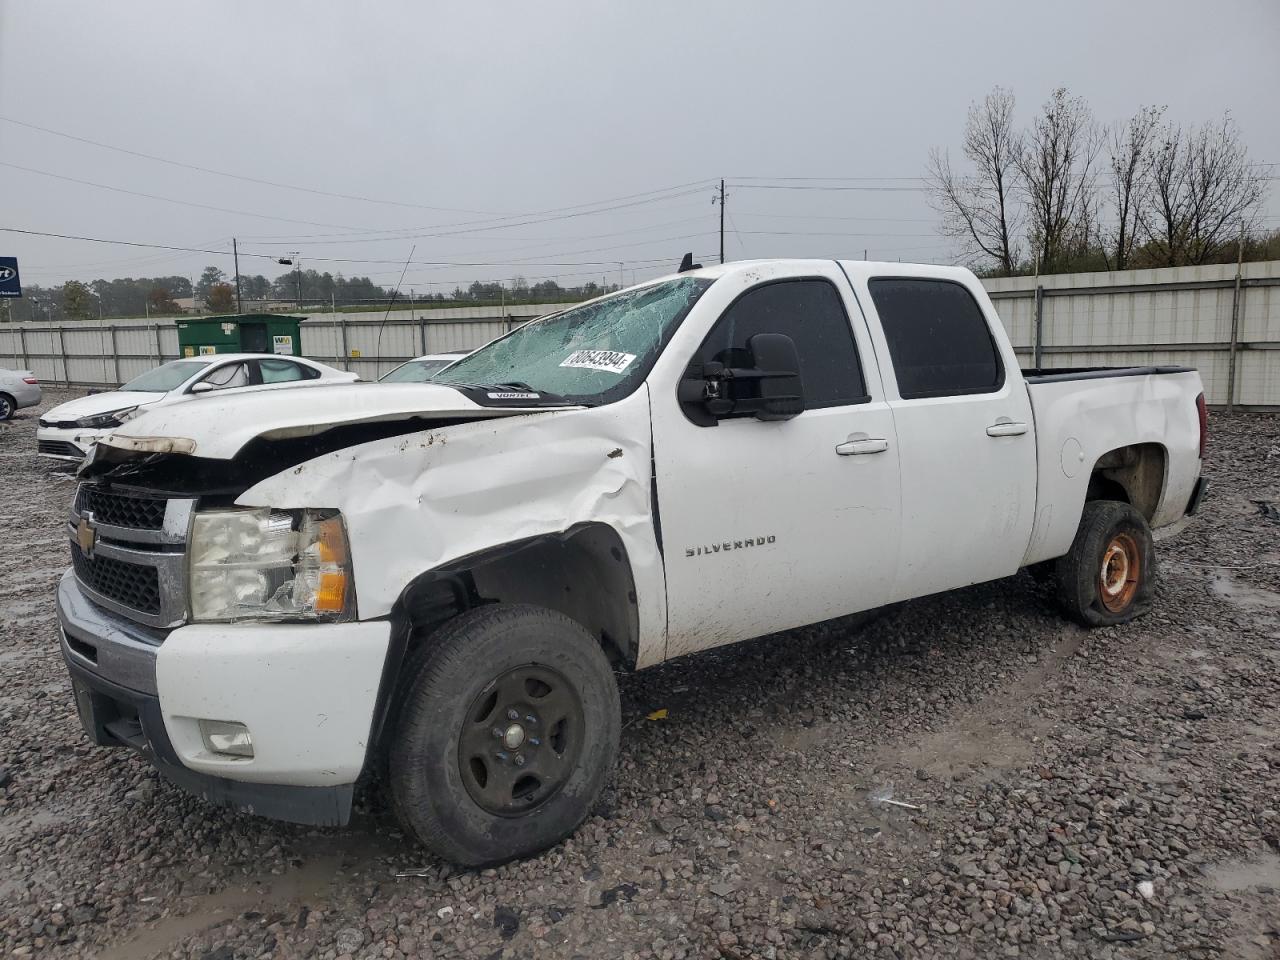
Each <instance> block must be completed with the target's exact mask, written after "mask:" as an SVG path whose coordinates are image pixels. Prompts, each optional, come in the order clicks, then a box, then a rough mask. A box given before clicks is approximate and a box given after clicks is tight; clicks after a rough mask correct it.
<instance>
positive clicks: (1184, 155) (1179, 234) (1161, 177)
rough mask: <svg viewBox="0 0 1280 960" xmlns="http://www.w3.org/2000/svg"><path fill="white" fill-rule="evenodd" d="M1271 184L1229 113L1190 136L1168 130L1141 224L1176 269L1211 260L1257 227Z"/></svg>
mask: <svg viewBox="0 0 1280 960" xmlns="http://www.w3.org/2000/svg"><path fill="white" fill-rule="evenodd" d="M1266 186H1267V182H1266V179H1265V178H1264V177H1263V176H1262V173H1261V171H1260V170H1259V169H1258V166H1257V165H1256V164H1254V163H1252V162H1251V161H1250V160H1249V153H1248V149H1247V148H1246V147H1245V145H1244V142H1243V141H1242V140H1241V137H1240V130H1239V128H1238V127H1237V126H1236V124H1235V121H1234V120H1232V119H1231V115H1230V114H1229V113H1228V114H1226V115H1224V116H1223V118H1222V121H1221V122H1220V123H1216V124H1205V125H1204V126H1203V127H1199V128H1193V129H1191V130H1190V131H1188V132H1184V131H1183V130H1182V129H1181V128H1178V127H1174V126H1172V125H1169V126H1166V127H1165V128H1163V130H1162V133H1161V136H1160V138H1159V143H1158V144H1157V146H1156V148H1155V150H1154V151H1153V154H1152V162H1151V178H1150V184H1149V186H1148V190H1149V193H1150V209H1149V210H1145V211H1144V214H1145V215H1144V218H1143V219H1142V220H1141V225H1142V227H1143V229H1144V232H1145V233H1146V236H1147V238H1148V240H1149V241H1150V244H1151V247H1152V251H1153V253H1155V255H1156V256H1157V258H1158V259H1159V261H1160V262H1161V263H1162V264H1164V265H1166V266H1171V267H1176V266H1182V265H1184V264H1201V263H1207V262H1209V261H1210V260H1212V259H1213V258H1214V257H1215V256H1216V255H1218V254H1219V253H1220V252H1221V251H1222V249H1223V248H1224V247H1226V246H1227V245H1229V244H1230V243H1231V242H1232V241H1233V240H1235V239H1236V238H1237V237H1238V236H1242V235H1243V234H1245V233H1248V232H1250V231H1252V230H1253V229H1255V228H1256V227H1257V225H1258V211H1259V209H1260V208H1261V205H1262V200H1263V197H1264V196H1265V195H1266Z"/></svg>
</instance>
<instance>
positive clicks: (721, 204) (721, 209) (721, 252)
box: [720, 179, 724, 263]
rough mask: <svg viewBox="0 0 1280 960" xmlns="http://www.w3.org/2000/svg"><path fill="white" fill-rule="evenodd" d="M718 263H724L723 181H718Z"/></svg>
mask: <svg viewBox="0 0 1280 960" xmlns="http://www.w3.org/2000/svg"><path fill="white" fill-rule="evenodd" d="M720 262H721V263H724V180H723V179H721V181H720Z"/></svg>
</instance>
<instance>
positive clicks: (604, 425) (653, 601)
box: [235, 388, 666, 666]
mask: <svg viewBox="0 0 1280 960" xmlns="http://www.w3.org/2000/svg"><path fill="white" fill-rule="evenodd" d="M504 412H505V411H504ZM424 427H425V429H422V430H420V431H419V432H415V433H406V434H402V435H396V436H385V437H379V438H376V439H372V440H369V441H368V442H363V443H360V442H354V443H352V445H350V446H345V447H342V448H339V449H333V450H330V451H328V452H325V453H324V454H323V455H321V456H318V457H315V458H313V459H310V460H307V461H305V462H301V463H297V464H296V465H294V466H291V467H289V468H288V469H285V470H283V471H281V472H279V473H277V474H275V475H273V476H270V477H267V478H265V479H263V480H261V481H260V482H258V483H256V484H254V485H253V486H252V487H251V488H250V489H248V490H246V491H245V492H244V493H243V494H241V495H240V496H239V497H237V498H236V500H235V502H236V503H237V504H240V505H242V506H269V507H277V508H281V509H297V508H303V507H310V508H336V509H338V510H340V511H342V514H343V516H344V518H345V519H346V525H347V532H348V537H349V540H350V549H351V556H352V563H353V568H354V573H355V579H356V596H357V603H358V607H359V616H360V618H361V619H370V618H375V617H383V616H387V615H389V614H390V613H391V610H392V608H393V606H394V605H395V602H396V600H397V598H398V597H399V596H400V595H401V593H402V592H403V590H404V589H405V587H406V585H408V584H409V583H410V582H412V581H413V580H414V579H415V578H417V577H418V576H420V575H421V574H423V573H424V572H427V571H431V570H435V569H437V568H442V567H446V566H448V565H450V564H451V563H453V562H455V561H457V560H459V559H460V558H464V557H467V556H470V555H474V554H478V553H481V552H483V551H486V550H490V549H493V548H495V547H498V546H501V545H504V544H510V543H515V542H519V541H526V540H530V539H533V538H536V537H541V536H548V535H557V534H562V533H564V532H565V531H568V530H569V529H570V528H572V527H575V526H576V525H579V524H584V523H602V524H605V525H607V526H609V527H610V528H612V529H613V530H614V532H615V533H616V534H617V536H618V537H619V539H620V540H621V542H622V544H623V546H624V549H625V551H626V554H627V556H628V558H629V560H630V564H631V569H632V575H633V577H634V581H635V593H636V607H637V616H638V633H639V636H638V638H637V639H638V644H637V666H646V665H649V664H652V663H656V662H658V661H660V660H661V659H662V658H663V655H664V652H665V650H664V647H665V625H666V604H665V589H664V586H663V578H662V558H661V554H660V551H659V546H658V542H657V537H656V534H655V528H654V520H653V514H652V509H653V508H652V499H651V494H652V486H651V482H652V468H651V462H652V461H651V454H652V450H651V439H650V423H649V398H648V390H647V388H646V389H641V390H638V391H636V392H635V393H634V394H632V395H631V396H630V397H628V398H626V399H624V400H621V401H619V402H617V403H613V404H609V405H606V406H602V407H596V408H590V409H581V408H579V409H568V410H554V411H542V412H540V413H538V414H537V415H534V416H517V417H504V418H493V419H487V420H481V421H472V422H454V423H451V424H449V425H447V426H439V427H432V426H431V425H429V424H426V425H424ZM620 601H621V602H629V599H628V598H620Z"/></svg>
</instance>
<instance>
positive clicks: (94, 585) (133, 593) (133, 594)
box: [71, 543, 160, 616]
mask: <svg viewBox="0 0 1280 960" xmlns="http://www.w3.org/2000/svg"><path fill="white" fill-rule="evenodd" d="M71 563H72V565H73V566H75V568H76V577H77V578H78V579H79V580H80V582H81V583H82V584H84V585H85V586H86V587H88V588H89V589H91V590H92V591H93V592H94V593H97V594H99V595H100V596H103V597H110V598H111V599H112V600H114V601H116V602H117V603H122V604H124V605H125V606H126V607H130V608H131V609H134V610H139V611H141V612H142V613H149V614H151V615H153V616H158V615H159V613H160V571H159V570H158V569H157V568H155V567H147V566H143V565H141V564H137V563H127V562H125V561H124V560H116V559H114V558H113V557H104V556H93V557H89V556H86V555H85V553H84V551H82V550H81V549H80V545H79V544H78V543H77V544H73V545H72V547H71Z"/></svg>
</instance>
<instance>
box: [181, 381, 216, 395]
mask: <svg viewBox="0 0 1280 960" xmlns="http://www.w3.org/2000/svg"><path fill="white" fill-rule="evenodd" d="M217 389H218V387H217V385H216V384H212V383H210V382H209V381H208V380H201V381H200V382H199V383H193V384H192V385H191V389H190V390H189V391H187V392H188V393H208V392H209V391H211V390H217Z"/></svg>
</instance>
